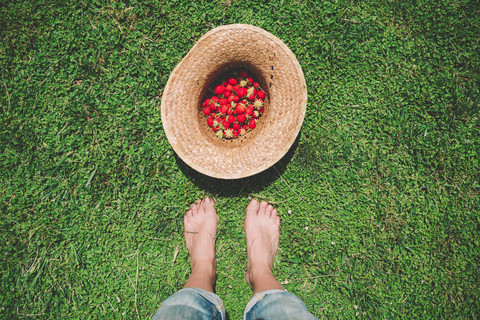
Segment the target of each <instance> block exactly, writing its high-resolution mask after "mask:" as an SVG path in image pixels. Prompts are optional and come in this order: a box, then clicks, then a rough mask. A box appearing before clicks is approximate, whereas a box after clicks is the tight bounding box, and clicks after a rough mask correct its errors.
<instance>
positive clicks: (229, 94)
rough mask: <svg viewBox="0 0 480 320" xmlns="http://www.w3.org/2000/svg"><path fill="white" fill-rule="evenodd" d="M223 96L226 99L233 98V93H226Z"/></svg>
mask: <svg viewBox="0 0 480 320" xmlns="http://www.w3.org/2000/svg"><path fill="white" fill-rule="evenodd" d="M223 96H224V97H225V98H228V97H231V96H232V91H225V93H224V94H223Z"/></svg>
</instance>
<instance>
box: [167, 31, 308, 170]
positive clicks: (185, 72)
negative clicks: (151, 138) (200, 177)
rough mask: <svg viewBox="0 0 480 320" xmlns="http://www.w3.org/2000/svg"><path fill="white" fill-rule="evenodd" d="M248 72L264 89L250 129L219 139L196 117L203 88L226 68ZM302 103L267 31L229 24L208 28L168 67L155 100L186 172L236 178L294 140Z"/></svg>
mask: <svg viewBox="0 0 480 320" xmlns="http://www.w3.org/2000/svg"><path fill="white" fill-rule="evenodd" d="M239 67H242V68H246V69H248V70H249V71H250V72H251V73H253V74H254V75H255V77H256V79H257V80H258V82H260V85H261V87H262V89H263V90H264V91H265V94H266V98H265V111H264V113H263V115H262V117H261V118H260V120H259V122H258V124H257V127H256V128H255V129H254V130H252V131H251V132H248V133H247V134H246V135H245V136H243V137H241V138H239V139H232V140H223V139H218V138H217V137H216V136H215V133H214V132H213V131H212V130H211V128H210V127H208V125H207V123H206V120H205V118H204V117H203V116H202V114H201V108H200V105H201V103H202V102H203V99H204V98H205V97H204V96H205V94H206V92H207V89H208V87H209V86H210V85H211V84H212V83H213V81H214V80H216V79H218V78H219V76H220V75H222V74H225V73H226V72H228V70H231V69H233V68H239ZM306 106H307V86H306V83H305V77H304V75H303V71H302V69H301V67H300V64H299V63H298V61H297V59H296V58H295V56H294V55H293V53H292V51H291V50H290V49H289V48H288V47H287V46H286V45H285V44H284V43H283V42H282V41H281V40H280V39H278V38H277V37H275V36H274V35H272V34H271V33H269V32H267V31H265V30H263V29H260V28H258V27H254V26H251V25H243V24H233V25H225V26H221V27H218V28H215V29H212V30H210V31H209V32H207V33H206V34H205V35H203V36H202V37H201V38H200V40H198V42H197V43H196V44H195V45H194V46H193V48H192V49H191V50H190V51H189V52H188V54H187V55H186V56H185V57H184V58H183V60H182V61H181V62H180V63H179V64H178V65H177V67H176V68H175V69H174V70H173V72H172V74H171V75H170V78H169V79H168V82H167V85H166V86H165V89H164V91H163V97H162V104H161V109H162V123H163V127H164V130H165V134H166V136H167V139H168V141H169V142H170V144H171V145H172V147H173V150H174V151H175V152H176V153H177V155H178V156H179V157H180V158H181V159H182V160H183V161H184V162H185V163H186V164H188V165H189V166H190V167H192V168H193V169H195V170H197V171H199V172H201V173H203V174H205V175H208V176H211V177H214V178H220V179H239V178H244V177H248V176H251V175H254V174H256V173H259V172H261V171H263V170H266V169H268V168H269V167H271V166H272V165H274V164H275V163H276V162H277V161H279V160H280V159H281V158H282V157H283V156H284V155H285V154H286V153H287V152H288V150H289V149H290V147H291V146H292V144H293V143H294V141H295V139H296V137H297V135H298V133H299V131H300V128H301V126H302V122H303V119H304V117H305V111H306Z"/></svg>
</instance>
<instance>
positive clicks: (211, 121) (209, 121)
mask: <svg viewBox="0 0 480 320" xmlns="http://www.w3.org/2000/svg"><path fill="white" fill-rule="evenodd" d="M207 124H208V126H209V127H211V126H213V117H212V116H210V117H208V119H207Z"/></svg>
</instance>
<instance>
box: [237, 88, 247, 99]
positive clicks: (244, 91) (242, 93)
mask: <svg viewBox="0 0 480 320" xmlns="http://www.w3.org/2000/svg"><path fill="white" fill-rule="evenodd" d="M237 95H238V96H239V97H240V98H241V97H245V96H246V95H247V88H238V89H237Z"/></svg>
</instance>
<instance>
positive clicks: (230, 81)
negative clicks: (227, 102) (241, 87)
mask: <svg viewBox="0 0 480 320" xmlns="http://www.w3.org/2000/svg"><path fill="white" fill-rule="evenodd" d="M228 84H231V85H232V86H234V85H236V84H237V79H235V78H230V79H228Z"/></svg>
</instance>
